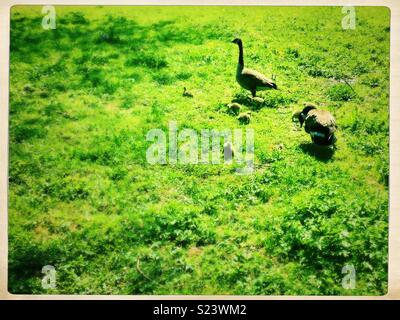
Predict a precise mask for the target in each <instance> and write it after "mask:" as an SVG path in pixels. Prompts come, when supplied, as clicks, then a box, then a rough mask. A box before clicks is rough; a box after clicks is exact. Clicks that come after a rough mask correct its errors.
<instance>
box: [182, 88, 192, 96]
mask: <svg viewBox="0 0 400 320" xmlns="http://www.w3.org/2000/svg"><path fill="white" fill-rule="evenodd" d="M182 96H184V97H188V98H193V94H192V93H191V92H190V91H188V90H186V87H183V93H182Z"/></svg>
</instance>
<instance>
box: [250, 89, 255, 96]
mask: <svg viewBox="0 0 400 320" xmlns="http://www.w3.org/2000/svg"><path fill="white" fill-rule="evenodd" d="M251 95H252V96H253V98H254V97H255V96H256V89H252V90H251Z"/></svg>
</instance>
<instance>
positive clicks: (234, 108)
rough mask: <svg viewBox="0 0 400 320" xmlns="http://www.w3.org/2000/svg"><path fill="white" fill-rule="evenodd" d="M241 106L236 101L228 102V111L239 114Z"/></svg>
mask: <svg viewBox="0 0 400 320" xmlns="http://www.w3.org/2000/svg"><path fill="white" fill-rule="evenodd" d="M241 108H242V106H241V105H240V104H239V103H236V102H233V103H230V104H228V112H230V113H233V114H239V112H240V109H241Z"/></svg>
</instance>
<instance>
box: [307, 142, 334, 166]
mask: <svg viewBox="0 0 400 320" xmlns="http://www.w3.org/2000/svg"><path fill="white" fill-rule="evenodd" d="M300 148H301V150H303V152H304V153H307V154H309V155H310V156H313V157H314V158H316V159H317V160H319V161H322V162H328V161H329V160H330V159H331V158H332V157H333V155H334V153H335V149H334V148H333V147H327V146H319V145H316V144H314V143H302V144H301V145H300Z"/></svg>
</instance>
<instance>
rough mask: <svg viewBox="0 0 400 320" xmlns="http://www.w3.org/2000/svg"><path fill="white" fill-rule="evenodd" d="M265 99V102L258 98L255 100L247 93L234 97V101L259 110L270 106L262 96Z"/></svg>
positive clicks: (253, 109)
mask: <svg viewBox="0 0 400 320" xmlns="http://www.w3.org/2000/svg"><path fill="white" fill-rule="evenodd" d="M257 98H261V97H257ZM261 99H263V100H264V102H259V101H256V100H253V99H252V98H251V97H250V96H246V95H239V94H238V95H235V96H234V98H233V99H232V102H236V103H239V104H241V105H243V106H246V107H247V108H249V109H250V110H252V111H259V110H260V109H262V108H264V107H270V106H268V104H267V103H266V101H265V99H264V98H261Z"/></svg>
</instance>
